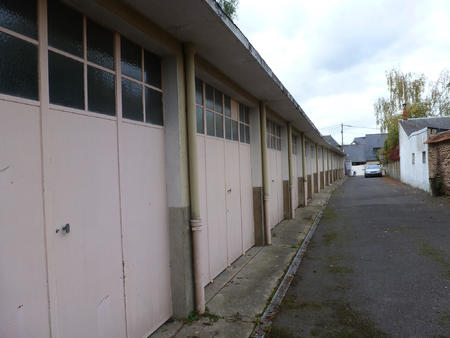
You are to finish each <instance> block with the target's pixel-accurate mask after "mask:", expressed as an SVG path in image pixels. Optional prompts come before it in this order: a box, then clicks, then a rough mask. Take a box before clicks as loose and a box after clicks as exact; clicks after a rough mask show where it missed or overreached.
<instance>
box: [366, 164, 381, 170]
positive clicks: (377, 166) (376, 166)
mask: <svg viewBox="0 0 450 338" xmlns="http://www.w3.org/2000/svg"><path fill="white" fill-rule="evenodd" d="M367 169H380V166H379V165H378V164H369V165H368V166H367Z"/></svg>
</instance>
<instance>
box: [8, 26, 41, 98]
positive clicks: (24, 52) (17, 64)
mask: <svg viewBox="0 0 450 338" xmlns="http://www.w3.org/2000/svg"><path fill="white" fill-rule="evenodd" d="M37 53H38V51H37V46H36V45H33V44H31V43H29V42H26V41H23V40H21V39H17V38H15V37H13V36H11V35H9V34H5V33H2V32H0V93H3V94H7V95H14V96H19V97H23V98H27V99H32V100H37V99H38V69H37V68H38V61H37V60H38V56H37Z"/></svg>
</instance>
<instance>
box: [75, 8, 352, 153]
mask: <svg viewBox="0 0 450 338" xmlns="http://www.w3.org/2000/svg"><path fill="white" fill-rule="evenodd" d="M66 1H68V2H70V3H72V4H75V5H77V6H81V7H83V8H84V9H89V10H91V11H94V10H95V11H96V12H97V14H98V15H101V17H102V18H103V19H104V20H107V21H108V22H110V24H111V23H112V22H113V21H114V19H113V16H112V15H111V13H101V5H99V4H101V2H102V1H99V0H97V1H96V2H94V1H88V0H66ZM119 2H120V3H121V4H125V5H127V6H128V7H130V8H132V9H134V10H135V11H136V12H137V13H140V14H141V15H143V16H144V17H146V18H147V19H148V20H149V21H151V22H152V23H154V24H155V25H157V26H159V27H160V28H161V29H162V30H163V31H165V32H167V33H168V34H170V35H171V36H172V37H174V38H175V39H176V40H178V41H180V42H182V43H184V42H191V43H193V44H194V45H195V48H196V53H197V55H199V56H200V57H201V58H202V59H204V60H206V61H207V62H208V63H210V64H212V65H214V67H216V68H217V69H218V70H219V71H220V72H222V73H223V74H226V76H227V77H229V78H230V79H231V80H232V81H234V82H235V83H237V84H238V85H239V86H240V87H241V88H242V89H243V90H244V91H246V92H247V93H249V94H250V95H252V96H253V97H254V98H255V99H256V100H259V101H263V102H265V103H266V104H267V106H268V107H269V108H270V109H271V110H273V111H275V112H276V113H277V114H278V115H279V116H280V117H282V118H283V119H284V120H285V121H287V122H290V123H291V124H292V126H293V127H294V128H295V129H296V130H298V131H300V132H302V133H304V134H305V136H306V137H307V138H309V139H310V140H312V141H314V142H315V143H317V144H319V145H321V146H324V147H326V148H329V149H332V150H333V151H335V152H338V153H340V154H344V153H343V152H342V151H341V150H340V149H339V148H336V147H335V146H333V145H331V144H329V143H328V142H327V141H326V140H325V139H323V138H322V136H321V134H320V132H319V130H318V129H317V128H316V127H315V125H314V124H313V123H312V121H311V120H310V119H309V118H308V116H307V115H306V114H305V112H304V111H303V109H302V108H301V107H300V105H299V104H298V103H297V102H296V101H295V99H294V98H293V96H292V95H291V94H290V93H289V91H288V90H287V89H286V88H285V87H284V86H283V84H282V83H281V81H280V80H279V79H278V78H277V76H276V75H275V74H274V73H273V71H272V70H271V69H270V67H269V66H268V65H267V63H266V62H265V61H264V60H263V58H262V57H261V55H260V54H259V53H258V52H257V50H256V49H255V48H254V47H253V46H252V45H251V43H250V42H249V40H248V39H247V38H246V37H245V36H244V34H243V33H242V32H241V31H240V30H239V28H238V27H237V26H236V25H235V24H234V23H233V21H232V20H231V19H230V18H228V16H226V15H225V13H224V12H223V11H222V9H221V8H220V6H219V5H218V4H217V3H216V2H215V1H214V0H190V1H180V0H164V1H148V0H121V1H119ZM122 21H123V20H122ZM122 24H123V22H122ZM128 31H129V34H132V36H133V35H136V34H139V32H136V31H135V30H133V29H132V28H128ZM161 51H162V52H164V51H163V50H161Z"/></svg>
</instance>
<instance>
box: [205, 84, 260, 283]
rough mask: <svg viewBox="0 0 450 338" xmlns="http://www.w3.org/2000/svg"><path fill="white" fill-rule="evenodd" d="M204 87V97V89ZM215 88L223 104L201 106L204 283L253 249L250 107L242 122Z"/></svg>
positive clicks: (231, 103) (230, 102)
mask: <svg viewBox="0 0 450 338" xmlns="http://www.w3.org/2000/svg"><path fill="white" fill-rule="evenodd" d="M199 87H200V88H201V89H202V90H203V92H202V93H200V94H199V95H200V96H201V95H202V94H203V95H204V91H205V90H204V88H205V85H204V84H201V85H198V88H199ZM210 90H212V92H214V103H218V105H217V104H214V105H211V107H209V106H208V107H205V106H203V104H199V101H198V102H197V104H198V105H197V109H198V115H197V116H198V117H199V121H200V118H202V116H203V117H204V120H203V122H202V124H200V125H198V126H197V130H198V131H199V134H198V138H197V142H198V144H197V146H198V161H199V190H200V214H201V218H202V220H203V222H204V224H205V230H204V231H203V232H202V234H203V245H204V247H203V249H204V252H205V255H204V256H203V257H202V264H203V265H204V266H205V275H204V276H203V281H204V284H205V285H206V284H207V283H208V282H209V281H211V280H212V279H214V278H215V277H216V276H217V275H218V274H220V273H221V272H222V271H223V270H224V269H225V268H226V267H227V266H228V265H230V264H231V263H233V261H235V260H236V259H237V258H239V257H240V256H241V255H242V254H243V253H244V252H245V250H247V249H249V248H250V247H252V246H253V245H254V229H253V227H254V224H253V188H252V180H251V154H250V144H249V142H250V134H249V129H250V128H249V125H248V123H249V120H248V119H249V115H248V114H249V112H248V108H245V109H241V110H242V116H241V117H242V120H241V119H240V117H239V104H238V103H237V102H235V101H233V100H230V99H229V98H228V97H226V96H224V95H223V94H221V93H220V92H218V91H215V90H214V89H213V88H212V87H209V89H208V91H210ZM226 102H228V107H227V103H226ZM227 108H228V109H227ZM202 128H203V129H202ZM203 133H205V134H206V135H202V134H203Z"/></svg>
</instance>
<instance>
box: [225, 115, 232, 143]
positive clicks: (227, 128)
mask: <svg viewBox="0 0 450 338" xmlns="http://www.w3.org/2000/svg"><path fill="white" fill-rule="evenodd" d="M225 137H226V139H227V140H231V120H230V119H227V118H226V119H225Z"/></svg>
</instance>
